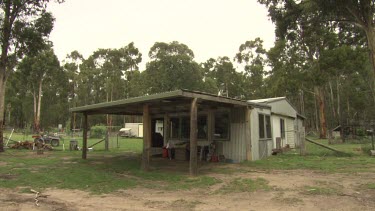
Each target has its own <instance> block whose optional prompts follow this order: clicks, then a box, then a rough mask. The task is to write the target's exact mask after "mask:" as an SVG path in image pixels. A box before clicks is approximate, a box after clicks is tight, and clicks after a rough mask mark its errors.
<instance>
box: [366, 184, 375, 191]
mask: <svg viewBox="0 0 375 211" xmlns="http://www.w3.org/2000/svg"><path fill="white" fill-rule="evenodd" d="M366 188H367V189H374V190H375V183H368V184H366Z"/></svg>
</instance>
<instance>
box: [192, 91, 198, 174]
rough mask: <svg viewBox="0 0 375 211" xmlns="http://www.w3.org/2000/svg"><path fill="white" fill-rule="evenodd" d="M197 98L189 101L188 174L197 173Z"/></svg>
mask: <svg viewBox="0 0 375 211" xmlns="http://www.w3.org/2000/svg"><path fill="white" fill-rule="evenodd" d="M197 113H198V109H197V98H194V99H193V101H192V102H191V109H190V175H191V176H196V175H197V174H198V159H197V135H198V127H197Z"/></svg>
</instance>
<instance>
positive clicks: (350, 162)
mask: <svg viewBox="0 0 375 211" xmlns="http://www.w3.org/2000/svg"><path fill="white" fill-rule="evenodd" d="M318 141H319V142H321V143H323V144H328V143H326V142H327V141H326V140H318ZM331 146H332V145H331ZM360 146H361V145H360V144H336V145H333V146H332V147H334V148H337V149H339V150H341V151H344V152H346V153H350V154H352V155H351V156H342V155H338V154H336V153H334V152H332V151H330V150H327V149H324V148H322V147H319V146H317V145H314V144H312V143H308V142H307V143H306V149H307V150H306V151H307V155H306V156H300V155H299V153H298V151H295V150H291V151H289V152H287V153H283V154H279V155H277V156H271V157H268V158H266V159H263V160H257V161H249V162H244V163H243V165H244V166H248V167H251V168H255V169H262V170H296V169H310V170H317V171H322V172H325V173H355V172H375V159H374V157H370V156H368V155H367V154H365V153H360V152H358V151H356V150H358V148H360Z"/></svg>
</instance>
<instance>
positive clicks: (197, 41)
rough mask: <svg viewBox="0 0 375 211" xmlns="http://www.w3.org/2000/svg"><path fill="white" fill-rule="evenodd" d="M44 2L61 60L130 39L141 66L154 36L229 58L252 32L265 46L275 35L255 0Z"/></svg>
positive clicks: (203, 54) (201, 54)
mask: <svg viewBox="0 0 375 211" xmlns="http://www.w3.org/2000/svg"><path fill="white" fill-rule="evenodd" d="M48 8H49V10H50V11H51V12H52V13H53V15H54V17H55V18H56V22H55V27H54V29H53V31H52V33H51V36H50V39H51V40H52V41H53V43H54V49H55V53H56V55H57V56H58V57H59V59H60V60H61V61H62V60H63V59H64V58H65V57H66V55H67V54H69V53H70V52H72V51H73V50H77V51H78V52H80V53H81V54H83V56H84V57H85V58H87V57H88V56H90V55H91V54H92V53H93V52H94V51H95V50H97V49H99V48H121V47H123V46H126V45H127V44H128V43H130V42H134V43H135V46H136V47H137V48H138V49H139V50H140V51H141V53H142V55H143V56H142V59H143V60H142V64H141V70H142V69H143V68H144V66H145V63H146V62H147V61H148V60H149V58H148V51H149V49H150V47H151V46H152V45H153V44H154V43H155V42H172V41H178V42H180V43H184V44H186V45H187V46H188V47H189V48H190V49H192V50H193V51H194V54H195V60H196V61H197V62H204V61H206V60H207V59H209V58H215V59H216V58H217V57H219V56H228V57H229V58H231V59H232V58H233V57H234V55H235V54H236V53H237V51H238V48H239V46H240V45H241V44H242V43H244V42H245V41H247V40H253V39H254V38H256V37H260V38H262V39H263V40H264V46H265V47H266V48H267V49H268V48H270V47H271V46H272V45H273V42H274V40H275V38H274V26H273V24H272V23H271V21H270V20H269V18H268V17H267V10H266V8H265V7H264V6H263V5H260V4H259V3H257V0H65V3H63V4H56V3H51V4H50V5H49V6H48Z"/></svg>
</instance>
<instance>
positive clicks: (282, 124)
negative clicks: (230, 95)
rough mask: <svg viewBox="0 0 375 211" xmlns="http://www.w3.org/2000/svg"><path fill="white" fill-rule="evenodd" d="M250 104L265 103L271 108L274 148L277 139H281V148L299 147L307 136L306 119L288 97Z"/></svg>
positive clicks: (255, 101) (262, 100)
mask: <svg viewBox="0 0 375 211" xmlns="http://www.w3.org/2000/svg"><path fill="white" fill-rule="evenodd" d="M248 102H253V103H263V104H266V105H269V106H271V116H272V117H271V119H272V128H273V130H272V133H273V147H276V139H277V138H278V137H279V138H281V147H285V146H287V145H288V146H289V147H291V148H294V147H298V146H299V145H300V143H301V141H303V139H304V136H305V128H304V119H305V117H304V116H302V115H300V114H298V112H297V109H296V108H295V107H294V106H293V105H292V104H291V103H290V102H289V100H288V99H287V98H286V97H276V98H267V99H258V100H249V101H248Z"/></svg>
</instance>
